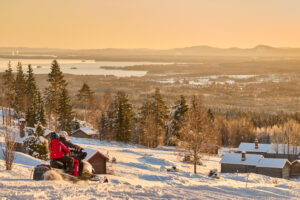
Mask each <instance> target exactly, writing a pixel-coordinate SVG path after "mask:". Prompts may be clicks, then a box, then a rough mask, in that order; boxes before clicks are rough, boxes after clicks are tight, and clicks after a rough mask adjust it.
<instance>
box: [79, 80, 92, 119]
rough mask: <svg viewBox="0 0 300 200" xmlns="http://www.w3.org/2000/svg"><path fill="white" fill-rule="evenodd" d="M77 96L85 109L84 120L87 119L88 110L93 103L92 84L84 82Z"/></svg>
mask: <svg viewBox="0 0 300 200" xmlns="http://www.w3.org/2000/svg"><path fill="white" fill-rule="evenodd" d="M76 96H77V99H78V101H79V102H80V103H81V105H82V107H83V109H84V120H85V121H87V110H88V109H89V108H90V107H91V106H92V105H93V101H94V93H93V92H92V91H91V89H90V86H89V85H88V84H86V83H84V84H83V85H82V87H81V89H80V90H79V91H78V94H77V95H76Z"/></svg>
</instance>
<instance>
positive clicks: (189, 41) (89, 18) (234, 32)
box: [0, 0, 300, 49]
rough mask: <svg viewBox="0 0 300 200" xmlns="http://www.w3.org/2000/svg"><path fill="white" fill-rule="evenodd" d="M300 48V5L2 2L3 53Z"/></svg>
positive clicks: (183, 0) (233, 0) (177, 0)
mask: <svg viewBox="0 0 300 200" xmlns="http://www.w3.org/2000/svg"><path fill="white" fill-rule="evenodd" d="M257 44H267V45H273V46H290V47H296V46H298V47H300V0H0V46H27V47H58V48H75V49H78V48H109V47H111V48H140V47H145V48H160V49H166V48H173V47H186V46H194V45H212V46H217V47H231V46H239V47H252V46H255V45H257Z"/></svg>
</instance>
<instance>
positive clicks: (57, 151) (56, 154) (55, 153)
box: [50, 132, 74, 174]
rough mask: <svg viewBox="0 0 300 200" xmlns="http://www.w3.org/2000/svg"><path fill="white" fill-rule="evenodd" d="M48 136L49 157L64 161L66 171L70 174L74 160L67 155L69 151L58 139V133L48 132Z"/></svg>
mask: <svg viewBox="0 0 300 200" xmlns="http://www.w3.org/2000/svg"><path fill="white" fill-rule="evenodd" d="M50 138H51V143H50V158H51V159H52V160H56V161H60V162H62V163H64V165H65V166H66V172H67V173H70V174H72V173H73V162H74V161H73V158H71V157H69V156H68V155H69V153H70V152H71V151H70V150H69V149H68V147H66V145H64V144H63V143H62V142H60V141H59V140H58V135H57V134H56V133H55V132H51V133H50Z"/></svg>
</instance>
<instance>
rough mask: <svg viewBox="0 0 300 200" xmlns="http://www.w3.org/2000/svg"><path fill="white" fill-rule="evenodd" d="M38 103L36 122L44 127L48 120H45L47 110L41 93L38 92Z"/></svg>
mask: <svg viewBox="0 0 300 200" xmlns="http://www.w3.org/2000/svg"><path fill="white" fill-rule="evenodd" d="M36 96H37V97H36V101H37V111H36V121H37V122H38V123H40V124H41V125H42V126H46V125H47V122H46V118H45V109H44V106H45V105H44V102H43V99H42V97H41V93H40V92H39V91H38V92H37V95H36Z"/></svg>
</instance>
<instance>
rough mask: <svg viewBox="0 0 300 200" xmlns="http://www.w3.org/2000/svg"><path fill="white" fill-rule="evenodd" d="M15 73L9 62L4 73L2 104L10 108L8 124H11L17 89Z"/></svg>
mask: <svg viewBox="0 0 300 200" xmlns="http://www.w3.org/2000/svg"><path fill="white" fill-rule="evenodd" d="M14 83H15V79H14V75H13V71H12V68H11V65H10V62H9V64H8V69H7V70H5V72H4V73H3V75H2V84H3V99H2V101H3V102H2V103H3V104H2V105H3V106H5V107H7V108H8V112H9V113H8V120H7V121H8V125H9V126H11V117H12V116H11V108H13V106H14V101H13V100H14V99H15V89H14ZM3 123H4V115H3Z"/></svg>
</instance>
